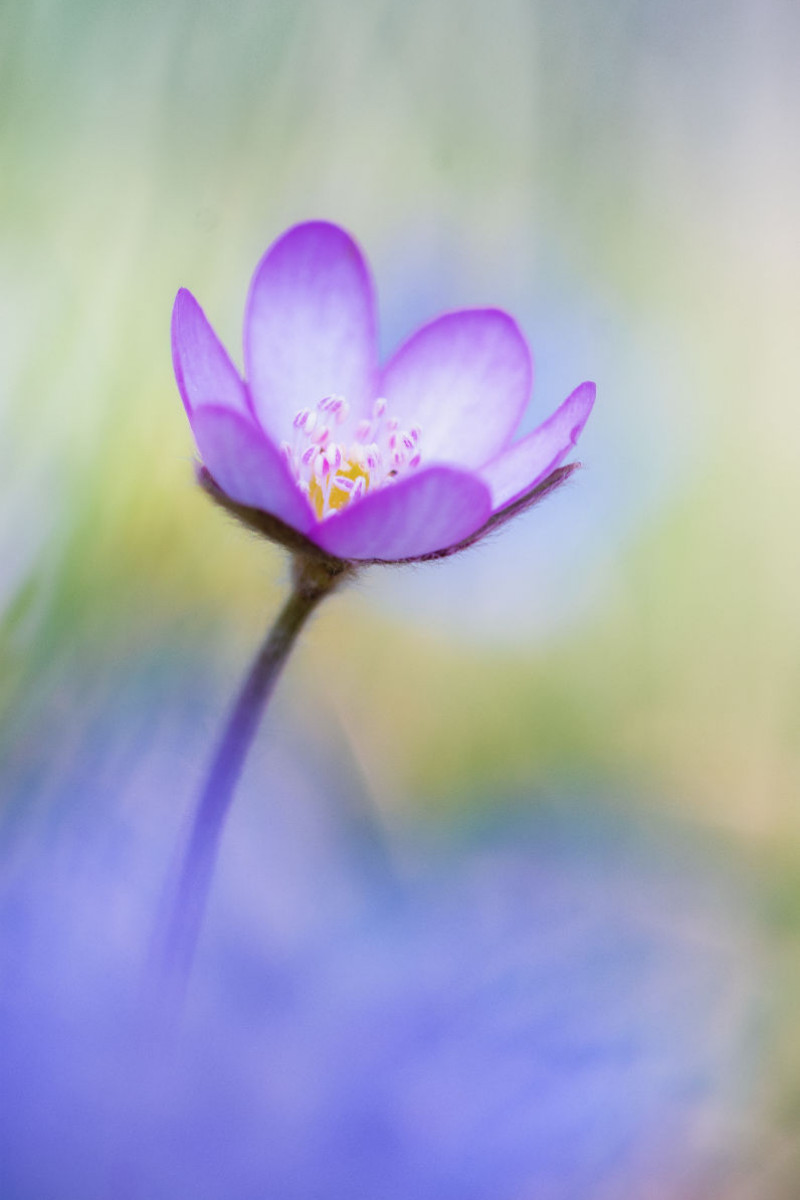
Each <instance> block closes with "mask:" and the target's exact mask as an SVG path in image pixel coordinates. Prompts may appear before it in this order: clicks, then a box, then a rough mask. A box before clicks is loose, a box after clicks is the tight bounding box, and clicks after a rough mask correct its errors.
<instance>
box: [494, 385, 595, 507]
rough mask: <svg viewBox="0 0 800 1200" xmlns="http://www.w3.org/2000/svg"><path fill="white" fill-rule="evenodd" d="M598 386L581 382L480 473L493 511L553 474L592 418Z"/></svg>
mask: <svg viewBox="0 0 800 1200" xmlns="http://www.w3.org/2000/svg"><path fill="white" fill-rule="evenodd" d="M595 391H596V388H595V385H594V384H593V383H582V384H581V385H580V387H577V388H576V389H575V391H574V392H573V393H572V395H570V396H568V397H567V399H566V400H565V401H564V403H563V404H562V405H561V406H560V408H557V409H556V411H555V412H554V413H553V415H552V416H551V417H548V418H547V420H546V421H544V422H543V423H542V424H541V425H540V426H539V428H538V429H534V431H533V433H529V434H528V436H527V437H524V438H523V439H522V441H520V442H517V443H516V445H514V446H511V447H509V449H508V450H504V451H503V453H502V454H499V455H498V456H497V458H495V459H494V460H493V461H492V462H490V463H488V464H487V466H485V467H484V468H483V470H482V471H481V473H480V475H481V479H483V480H484V482H485V483H487V484H488V485H489V487H490V488H491V491H492V505H493V508H494V509H498V508H502V506H503V505H504V504H508V503H509V501H510V500H514V499H515V498H516V497H517V496H521V495H522V494H523V492H527V491H529V490H530V489H531V488H533V487H535V486H536V484H537V483H539V482H540V481H541V480H542V479H544V478H545V477H546V476H547V475H549V474H550V472H551V471H554V470H555V469H556V467H557V466H558V465H559V463H560V462H561V461H562V460H563V459H564V458H565V457H566V455H567V454H568V453H569V451H570V450H571V449H572V447H573V446H574V445H575V443H576V442H577V440H578V438H579V436H580V433H581V430H582V429H583V427H584V425H585V424H586V422H587V420H588V419H589V413H590V412H591V411H592V405H593V404H594V397H595Z"/></svg>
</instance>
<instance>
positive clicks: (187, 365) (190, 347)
mask: <svg viewBox="0 0 800 1200" xmlns="http://www.w3.org/2000/svg"><path fill="white" fill-rule="evenodd" d="M172 362H173V365H174V367H175V378H176V379H177V381H178V388H179V390H180V393H181V396H182V397H183V403H184V405H185V407H186V412H187V414H188V415H189V417H190V418H191V415H192V411H193V410H194V409H195V408H197V407H198V405H200V404H214V405H217V406H218V407H220V408H227V409H230V410H231V412H238V413H241V414H242V415H245V416H246V415H248V413H249V406H248V403H247V391H246V389H245V386H244V384H243V383H242V380H241V379H240V378H239V372H238V371H237V370H236V367H235V366H234V365H233V363H232V362H231V360H230V358H229V357H228V353H227V351H226V350H225V348H224V346H223V345H222V343H221V342H220V340H219V338H218V337H217V335H216V334H215V333H214V330H213V329H212V328H211V326H210V325H209V323H208V320H207V319H206V316H205V313H204V312H203V310H202V308H201V307H200V305H199V304H198V303H197V301H196V300H195V298H194V296H193V295H192V293H191V292H189V291H187V290H186V288H181V290H180V291H179V292H178V294H177V296H176V297H175V304H174V306H173V309H172Z"/></svg>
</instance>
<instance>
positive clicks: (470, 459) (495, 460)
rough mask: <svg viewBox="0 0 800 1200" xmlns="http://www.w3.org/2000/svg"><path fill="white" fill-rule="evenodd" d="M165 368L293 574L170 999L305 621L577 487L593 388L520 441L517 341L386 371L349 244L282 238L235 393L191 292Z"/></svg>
mask: <svg viewBox="0 0 800 1200" xmlns="http://www.w3.org/2000/svg"><path fill="white" fill-rule="evenodd" d="M172 353H173V361H174V365H175V375H176V378H177V381H178V387H179V388H180V392H181V395H182V397H183V401H184V404H185V406H186V411H187V414H188V417H189V421H190V422H191V426H192V430H193V433H194V437H195V440H196V442H197V447H198V450H199V452H200V456H201V458H202V461H203V467H202V469H201V472H200V482H201V483H202V485H203V486H204V488H205V489H206V491H207V492H208V493H209V494H210V495H211V496H212V498H213V499H214V500H215V501H216V502H217V503H219V504H221V505H222V506H223V507H224V508H226V509H227V510H229V511H230V512H232V513H234V514H235V515H236V516H237V517H238V518H239V519H240V520H242V521H244V522H245V523H246V524H248V525H250V526H251V527H253V528H255V529H257V530H258V531H259V532H261V533H263V534H265V535H266V536H267V537H269V538H271V539H272V540H274V541H277V542H280V543H282V544H283V545H284V546H286V547H287V548H288V549H289V550H290V551H291V552H292V556H293V568H294V570H293V587H292V592H291V595H290V597H289V599H288V601H287V602H286V604H285V606H284V609H283V611H282V612H281V614H280V615H279V617H278V619H277V621H276V623H275V625H274V627H273V628H272V630H271V631H270V633H269V635H268V637H267V639H266V641H265V643H264V645H263V647H262V649H261V650H260V652H259V654H258V656H257V658H256V660H255V663H254V664H253V667H252V669H251V672H250V674H249V676H248V678H247V679H246V681H245V683H244V686H243V688H242V691H241V693H240V695H239V698H238V700H237V702H236V704H235V706H234V709H233V711H232V713H231V716H230V719H229V721H228V724H227V726H226V728H225V731H224V733H223V736H222V739H221V741H220V743H219V746H218V748H217V752H216V755H215V757H214V759H213V760H212V764H211V769H210V773H209V776H208V779H207V782H206V785H205V787H204V789H203V792H202V794H201V797H200V801H199V805H198V809H197V814H196V817H195V822H194V826H193V830H192V834H191V838H190V841H189V845H188V848H187V851H186V856H185V859H184V865H183V871H182V874H181V877H180V879H179V881H178V885H177V891H176V900H175V905H174V908H173V910H172V916H171V919H170V921H169V922H168V925H167V927H166V929H165V931H164V938H163V947H162V949H161V950H160V951H159V953H158V957H159V959H160V960H161V961H162V964H163V966H164V969H165V977H169V978H170V980H171V981H172V982H173V983H174V984H175V985H176V986H177V988H178V991H180V990H182V986H183V984H184V983H185V981H186V978H187V976H188V971H189V966H190V963H191V958H192V954H193V948H194V943H195V940H196V937H197V933H198V930H199V926H200V921H201V917H202V911H203V907H204V903H205V897H206V895H207V892H208V888H209V886H210V881H211V875H212V871H213V865H214V860H215V857H216V853H217V848H218V844H219V839H220V836H221V832H222V828H223V825H224V821H225V817H226V814H227V811H228V808H229V806H230V802H231V799H232V797H233V792H234V789H235V786H236V782H237V779H238V777H239V774H240V772H241V768H242V765H243V763H244V759H245V756H246V754H247V750H248V747H249V745H250V743H251V741H252V738H253V735H254V733H255V730H256V728H257V725H258V719H259V717H260V714H261V711H262V710H263V708H264V706H265V704H266V702H267V700H268V699H269V696H270V695H271V693H272V690H273V688H274V686H275V683H276V682H277V679H278V676H279V674H280V671H281V669H282V667H283V664H284V663H285V661H286V659H287V657H288V655H289V652H290V650H291V648H292V645H293V644H294V641H295V639H296V637H297V635H298V633H299V632H300V630H301V629H302V627H303V625H304V623H305V621H306V620H307V618H308V616H309V615H310V614H311V612H312V611H313V609H314V608H315V607H316V605H317V604H318V603H319V601H320V600H321V599H322V597H323V596H324V595H326V594H327V593H328V592H329V591H330V590H331V589H332V588H333V587H335V586H337V585H338V584H339V583H340V582H341V581H342V580H344V579H346V578H347V577H348V576H352V575H353V574H354V573H355V572H356V571H358V570H359V569H360V568H362V567H363V566H364V565H366V564H368V563H371V562H372V563H375V562H383V563H396V562H416V561H420V560H422V559H426V558H437V557H442V556H445V555H448V554H453V553H455V552H456V551H459V550H462V549H464V548H466V547H467V546H470V545H472V544H473V543H474V542H476V541H478V540H479V539H480V538H482V537H483V536H484V535H485V534H486V533H488V532H490V531H491V530H493V529H496V528H497V527H498V526H499V525H501V524H503V523H504V522H505V521H507V520H508V519H509V518H510V517H512V516H515V515H516V514H517V513H519V512H521V511H522V510H524V509H526V508H529V507H530V506H531V505H532V504H535V503H536V502H537V501H538V500H540V499H541V498H542V497H543V496H545V495H547V494H548V492H550V491H552V490H553V488H555V487H557V486H558V485H559V484H560V483H561V482H563V480H564V479H566V478H567V476H568V475H569V474H570V473H571V471H572V470H574V469H575V466H576V464H572V465H569V466H561V465H560V464H561V463H562V461H563V459H564V458H565V457H566V455H567V454H568V453H569V451H570V450H571V449H572V447H573V446H574V445H575V442H576V440H577V438H578V435H579V434H580V432H581V430H582V429H583V426H584V424H585V423H586V420H587V418H588V416H589V413H590V411H591V408H592V404H593V402H594V392H595V388H594V384H593V383H583V384H581V385H580V387H578V388H576V390H575V391H574V392H573V393H572V395H571V396H569V397H568V398H567V399H566V400H565V401H564V403H563V404H562V405H561V407H560V408H558V409H557V410H556V411H555V412H554V413H553V414H552V416H550V417H548V418H547V420H546V421H544V422H543V423H542V424H541V425H540V426H539V427H538V428H537V429H535V430H534V431H533V433H530V434H528V435H527V437H523V438H522V439H520V440H519V441H516V442H514V441H513V440H512V439H513V437H514V433H515V431H516V429H517V426H518V424H519V422H520V419H521V417H522V415H523V413H524V411H525V408H526V406H527V404H528V401H529V399H530V393H531V386H532V381H533V364H532V360H531V354H530V351H529V349H528V345H527V342H526V341H525V338H524V336H523V334H522V332H521V331H520V329H519V326H518V325H517V323H516V322H515V321H514V320H513V319H512V318H511V317H510V316H508V314H507V313H504V312H501V311H500V310H499V309H496V308H478V309H464V310H462V311H460V312H452V313H447V314H445V315H444V316H441V317H438V318H437V319H436V320H434V321H431V322H430V323H429V324H427V325H423V326H422V328H421V329H419V330H417V332H416V333H414V334H412V336H411V337H410V338H409V339H408V340H407V341H406V342H404V343H403V345H402V346H401V347H400V349H399V350H397V351H396V353H395V354H394V355H393V356H392V358H390V359H389V361H388V363H386V364H385V366H383V367H381V366H380V365H379V362H378V339H377V317H376V305H375V295H374V290H373V286H372V280H371V277H370V274H369V270H368V268H367V265H366V263H365V262H364V258H363V256H362V254H361V252H360V250H359V249H358V246H357V245H356V244H355V242H354V241H353V239H352V238H351V237H350V236H349V234H347V233H345V232H344V230H342V229H339V228H338V227H337V226H336V225H330V224H328V223H326V222H324V221H311V222H309V223H307V224H304V225H296V226H295V227H294V228H293V229H290V230H289V231H288V232H287V233H285V234H284V235H283V236H282V237H281V238H279V239H278V241H277V242H275V244H274V245H273V246H271V247H270V249H269V250H268V251H267V253H266V254H265V255H264V258H263V259H262V260H261V262H260V263H259V265H258V267H257V268H256V273H255V275H254V277H253V282H252V284H251V287H250V295H249V297H248V301H247V310H246V313H245V325H244V366H245V378H244V379H243V378H242V377H241V375H240V374H239V372H238V371H237V369H236V367H235V366H234V365H233V363H232V361H231V359H230V357H229V355H228V354H227V352H226V350H225V349H224V348H223V346H222V344H221V342H220V341H219V339H218V338H217V336H216V334H215V333H214V331H213V329H212V328H211V326H210V325H209V323H208V321H207V320H206V317H205V315H204V314H203V311H202V309H201V308H200V306H199V305H198V303H197V301H196V300H195V299H194V297H193V296H192V295H191V294H190V293H189V292H188V291H186V290H185V289H183V290H181V291H180V292H179V293H178V296H177V299H176V301H175V308H174V311H173V319H172Z"/></svg>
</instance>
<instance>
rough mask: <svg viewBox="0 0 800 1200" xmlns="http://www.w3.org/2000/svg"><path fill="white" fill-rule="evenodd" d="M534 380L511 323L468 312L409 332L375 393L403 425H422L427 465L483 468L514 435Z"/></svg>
mask: <svg viewBox="0 0 800 1200" xmlns="http://www.w3.org/2000/svg"><path fill="white" fill-rule="evenodd" d="M532 380H533V363H532V360H531V353H530V350H529V349H528V343H527V342H526V341H525V338H524V336H523V334H522V332H521V330H520V328H519V326H518V325H517V323H516V321H515V320H514V319H513V317H510V316H509V315H508V314H507V313H504V312H501V311H500V310H499V309H496V308H481V309H465V310H463V311H461V312H454V313H447V314H446V315H445V316H443V317H439V318H438V319H437V320H435V321H431V322H430V324H428V325H423V327H422V328H421V329H419V330H417V332H416V333H414V334H412V336H411V337H410V338H409V339H408V341H407V342H405V343H404V344H403V345H402V346H401V347H400V349H399V350H398V351H397V353H396V354H395V355H394V357H393V358H392V359H391V360H390V362H389V363H388V364H387V366H386V369H385V371H384V373H383V379H382V381H381V387H380V392H381V395H383V396H386V398H387V400H388V401H389V405H390V410H391V414H392V416H394V417H397V418H398V419H399V421H400V424H401V425H402V426H406V427H408V426H410V425H412V424H416V425H419V427H420V428H421V430H422V443H421V444H422V446H423V452H424V455H425V458H426V459H428V460H430V459H431V458H433V459H435V460H438V461H440V462H452V463H457V464H458V465H459V466H464V467H480V466H482V465H483V464H484V463H485V462H488V461H489V459H490V458H493V457H494V455H495V454H497V453H499V451H500V450H502V449H503V447H504V446H505V445H506V444H507V442H508V440H509V438H510V437H511V436H512V434H513V432H514V430H515V429H516V427H517V425H518V424H519V420H520V417H521V416H522V413H523V411H524V409H525V406H526V404H527V403H528V399H529V397H530V392H531V384H532Z"/></svg>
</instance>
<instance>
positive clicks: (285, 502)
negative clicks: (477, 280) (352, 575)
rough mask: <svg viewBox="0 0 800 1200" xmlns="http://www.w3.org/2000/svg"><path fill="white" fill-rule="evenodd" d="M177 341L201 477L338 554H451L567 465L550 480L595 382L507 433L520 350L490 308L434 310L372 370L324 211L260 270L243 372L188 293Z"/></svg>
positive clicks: (355, 256)
mask: <svg viewBox="0 0 800 1200" xmlns="http://www.w3.org/2000/svg"><path fill="white" fill-rule="evenodd" d="M172 351H173V359H174V364H175V374H176V377H177V381H178V386H179V388H180V391H181V395H182V397H183V401H184V404H185V406H186V411H187V414H188V416H189V420H190V422H191V426H192V430H193V432H194V436H195V440H196V442H197V446H198V449H199V452H200V455H201V458H202V460H203V463H204V466H205V469H206V474H205V475H204V476H203V479H204V481H205V483H206V486H207V487H208V490H210V491H211V492H212V494H214V495H215V497H216V498H217V499H218V500H219V501H220V503H223V504H225V505H226V506H227V507H230V508H232V509H233V510H234V511H236V509H237V508H239V509H243V510H249V513H250V516H249V520H250V523H251V524H254V525H256V527H259V528H261V530H262V531H263V532H269V533H270V534H271V536H274V537H275V538H276V539H277V540H281V541H284V542H285V543H287V544H288V545H291V546H293V547H299V546H300V545H302V544H303V543H305V545H306V548H307V549H310V548H311V547H314V548H317V549H318V550H321V551H322V552H324V553H325V554H326V555H329V556H331V557H333V558H336V559H339V560H345V561H350V562H359V561H360V562H364V561H366V562H369V561H373V562H374V561H382V562H396V561H404V560H405V561H408V560H415V559H420V558H427V557H436V556H439V555H441V554H445V553H449V552H452V551H453V550H455V549H460V548H462V547H463V546H464V545H465V544H472V542H474V541H475V540H477V538H478V537H480V536H482V535H483V534H484V533H485V532H488V531H489V530H490V529H493V528H495V527H496V526H497V524H499V523H502V521H503V520H504V519H506V517H507V516H509V515H513V514H514V513H516V512H517V511H518V510H519V508H520V507H527V504H528V503H529V502H531V500H533V499H538V498H539V496H541V495H543V494H545V493H546V492H547V491H549V490H551V487H552V486H554V485H555V484H556V483H559V482H561V480H562V479H563V478H564V477H565V476H566V474H568V471H567V472H562V473H561V474H559V475H556V476H555V478H553V475H554V472H556V469H557V468H558V467H559V465H560V464H561V462H562V461H563V459H564V458H565V457H566V455H567V454H568V453H569V451H570V450H571V449H572V447H573V446H574V445H575V442H576V441H577V438H578V436H579V434H580V432H581V430H582V429H583V426H584V424H585V422H586V420H587V418H588V416H589V413H590V411H591V408H592V404H593V402H594V394H595V387H594V384H592V383H583V384H581V385H580V387H578V388H576V390H575V391H574V392H573V393H572V395H570V396H569V397H568V398H567V399H566V400H565V401H564V403H563V404H562V405H561V406H560V408H558V409H557V410H556V411H555V412H554V413H553V414H552V415H551V416H550V417H548V418H547V420H546V421H544V422H543V423H542V424H541V425H540V426H539V427H538V428H537V429H535V430H534V431H533V432H532V433H530V434H528V435H527V437H524V438H522V439H521V440H519V441H516V442H513V441H512V439H513V437H514V434H515V431H516V429H517V426H518V425H519V422H520V419H521V417H522V415H523V413H524V411H525V409H526V407H527V405H528V402H529V399H530V394H531V387H532V381H533V364H532V359H531V354H530V350H529V348H528V345H527V342H526V340H525V338H524V336H523V334H522V332H521V330H520V328H519V326H518V325H517V323H516V322H515V321H514V320H513V318H512V317H510V316H509V315H508V314H507V313H504V312H502V311H500V310H499V309H496V308H478V309H464V310H461V311H459V312H451V313H447V314H445V315H444V316H441V317H438V318H437V319H436V320H433V321H431V322H429V323H428V324H427V325H423V326H422V328H421V329H418V330H417V332H416V333H414V334H412V335H411V337H410V338H409V339H408V340H407V341H406V342H404V343H403V345H402V346H401V347H400V348H399V350H397V351H396V353H395V354H394V355H393V356H392V357H391V358H390V359H389V361H388V362H387V363H386V364H385V365H384V366H383V367H381V366H380V365H379V362H378V346H377V320H376V305H375V294H374V289H373V285H372V280H371V277H370V274H369V270H368V268H367V265H366V263H365V261H364V258H363V256H362V254H361V252H360V250H359V248H358V246H357V245H356V244H355V242H354V241H353V240H352V238H351V237H350V236H349V235H348V234H347V233H345V231H344V230H342V229H339V228H338V227H337V226H335V225H330V224H328V223H326V222H322V221H312V222H309V223H307V224H303V225H297V226H295V227H294V228H292V229H290V230H289V231H288V232H287V233H285V234H284V235H283V236H282V237H281V238H279V239H278V241H277V242H275V244H274V245H273V246H271V247H270V249H269V250H268V251H267V253H266V254H265V255H264V258H263V259H262V260H261V262H260V263H259V265H258V267H257V269H256V272H255V275H254V277H253V282H252V284H251V287H250V295H249V297H248V301H247V310H246V313H245V324H244V365H245V379H242V378H241V376H240V375H239V372H238V371H237V370H236V368H235V367H234V365H233V363H232V362H231V359H230V357H229V356H228V354H227V352H226V351H225V349H224V348H223V346H222V345H221V343H220V341H219V339H218V338H217V336H216V334H215V333H214V331H213V330H212V328H211V326H210V325H209V323H208V321H207V319H206V317H205V315H204V314H203V312H202V310H201V308H200V306H199V305H198V303H197V301H196V300H195V299H194V297H193V296H192V295H191V294H190V293H189V292H188V291H186V290H185V289H184V290H181V291H180V292H179V293H178V296H177V299H176V301H175V309H174V313H173V323H172ZM548 480H550V485H549V486H547V487H541V485H542V484H544V483H546V482H547V481H548ZM537 489H540V490H539V491H537ZM520 501H526V503H524V504H520ZM258 514H266V516H267V518H270V519H271V521H269V522H268V523H265V521H264V520H263V518H261V517H259V516H258ZM239 515H244V514H243V513H242V512H240V513H239ZM246 519H247V518H246ZM292 534H294V535H295V536H294V537H293V536H292ZM296 535H300V538H301V539H302V541H300V540H299V539H298V537H297V536H296ZM312 553H313V551H312Z"/></svg>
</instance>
